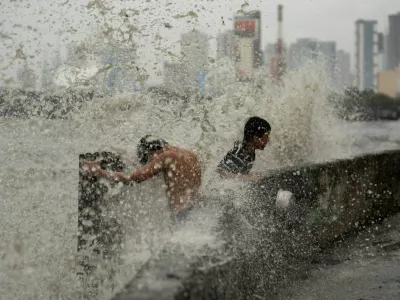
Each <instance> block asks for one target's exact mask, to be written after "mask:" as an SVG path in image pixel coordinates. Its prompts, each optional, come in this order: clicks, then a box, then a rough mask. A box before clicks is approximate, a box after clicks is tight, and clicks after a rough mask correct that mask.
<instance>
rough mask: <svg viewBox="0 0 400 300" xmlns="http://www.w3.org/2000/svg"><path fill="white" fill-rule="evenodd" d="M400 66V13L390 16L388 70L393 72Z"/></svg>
mask: <svg viewBox="0 0 400 300" xmlns="http://www.w3.org/2000/svg"><path fill="white" fill-rule="evenodd" d="M399 64H400V12H398V13H397V14H395V15H389V33H388V37H387V65H386V67H387V69H389V70H393V69H395V68H397V67H398V65H399Z"/></svg>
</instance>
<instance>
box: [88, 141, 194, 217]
mask: <svg viewBox="0 0 400 300" xmlns="http://www.w3.org/2000/svg"><path fill="white" fill-rule="evenodd" d="M137 155H138V157H139V159H140V162H141V163H142V164H143V165H144V166H143V167H141V168H138V169H136V170H134V171H133V172H131V173H130V174H125V173H123V172H110V171H106V170H103V169H101V168H100V166H99V162H89V161H87V162H86V163H85V164H84V168H87V170H88V171H89V172H91V173H92V174H94V175H97V176H99V177H103V178H107V179H108V180H111V181H114V182H122V183H124V184H129V183H131V182H138V183H140V182H142V181H145V180H148V179H150V178H152V177H154V176H155V175H157V174H159V173H162V174H163V176H164V181H165V184H166V187H167V188H166V193H167V197H168V198H169V201H170V207H171V212H172V217H173V219H175V221H178V222H180V221H183V219H184V218H185V217H186V215H187V213H188V212H189V211H190V210H191V209H192V208H193V205H194V204H195V203H196V201H197V200H198V198H199V189H200V186H201V176H202V172H201V168H200V163H199V160H198V158H197V155H196V154H195V153H194V152H191V151H188V150H186V149H182V148H179V147H174V146H171V145H170V144H168V143H167V142H166V141H165V140H163V139H160V138H156V137H154V136H151V135H146V136H145V137H143V138H142V139H141V140H140V142H139V144H138V146H137Z"/></svg>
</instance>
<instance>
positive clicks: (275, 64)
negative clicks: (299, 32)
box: [271, 5, 286, 84]
mask: <svg viewBox="0 0 400 300" xmlns="http://www.w3.org/2000/svg"><path fill="white" fill-rule="evenodd" d="M277 38H278V39H277V41H276V44H275V56H274V57H272V59H271V75H272V79H273V81H274V82H275V83H277V84H278V83H280V82H281V81H282V78H283V76H284V74H285V72H286V60H285V48H284V44H283V5H278V37H277Z"/></svg>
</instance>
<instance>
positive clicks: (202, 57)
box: [181, 29, 209, 92]
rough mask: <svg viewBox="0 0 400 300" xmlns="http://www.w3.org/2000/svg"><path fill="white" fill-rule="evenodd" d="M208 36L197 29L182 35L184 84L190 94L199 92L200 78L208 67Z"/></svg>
mask: <svg viewBox="0 0 400 300" xmlns="http://www.w3.org/2000/svg"><path fill="white" fill-rule="evenodd" d="M208 39H209V38H208V36H207V35H206V34H204V33H202V32H200V31H198V30H196V29H194V30H192V31H190V32H187V33H184V34H182V35H181V55H182V60H181V62H182V64H183V66H182V72H183V73H185V74H186V76H185V77H184V80H183V81H182V83H183V84H184V86H185V89H186V90H187V91H188V92H192V91H195V90H198V87H199V84H198V81H199V80H198V77H199V75H200V74H203V73H204V72H205V71H206V69H207V66H208V50H209V43H208Z"/></svg>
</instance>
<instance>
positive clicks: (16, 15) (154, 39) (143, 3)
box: [0, 0, 400, 74]
mask: <svg viewBox="0 0 400 300" xmlns="http://www.w3.org/2000/svg"><path fill="white" fill-rule="evenodd" d="M247 3H248V7H247V8H246V9H248V10H252V9H260V10H261V11H262V45H263V47H264V46H265V45H266V43H270V42H274V41H275V40H276V34H277V22H276V7H277V5H278V4H283V5H284V30H283V32H284V40H285V42H286V43H287V44H288V43H291V42H293V41H295V40H296V39H297V38H302V37H314V38H318V39H321V40H334V41H336V42H337V46H338V48H339V49H344V50H346V51H348V52H350V53H351V55H352V58H353V57H354V43H355V38H354V31H355V26H354V22H355V20H357V19H359V18H363V19H375V20H377V21H378V30H379V31H383V32H384V31H385V30H386V29H387V22H388V21H387V20H388V14H393V13H396V12H398V11H400V0H286V1H285V0H281V1H277V0H249V1H247ZM88 4H90V5H89V6H88ZM243 4H246V2H245V1H244V0H215V1H212V0H125V1H124V0H119V1H111V0H105V1H101V0H95V1H89V0H56V1H49V0H35V1H31V0H19V1H17V0H4V1H1V3H0V40H1V41H2V42H1V43H0V72H2V73H3V74H7V73H8V72H7V71H6V70H7V69H12V68H15V66H16V65H17V64H18V62H20V61H21V59H20V58H21V56H22V57H23V55H21V52H18V53H19V54H18V55H17V59H14V60H12V58H13V57H15V55H16V53H17V49H19V48H20V47H22V48H21V49H22V53H23V54H25V55H27V56H28V58H27V61H28V63H29V64H30V65H35V64H36V66H38V64H39V63H40V62H41V61H42V59H43V55H49V54H51V53H53V52H54V48H55V47H56V46H57V44H58V43H59V44H60V45H61V47H65V46H66V45H67V44H68V43H70V42H71V41H74V40H81V39H83V38H85V37H86V36H88V35H90V34H91V33H93V32H95V31H96V30H97V29H99V28H101V26H102V24H103V21H104V20H105V21H107V23H108V24H109V25H110V27H111V28H113V29H114V30H116V29H117V28H119V27H120V26H121V24H123V22H124V21H123V19H124V17H123V14H120V12H121V9H123V8H126V9H129V8H130V9H135V10H136V11H137V13H133V15H132V12H131V11H129V10H128V15H130V17H129V20H130V22H131V24H134V26H135V27H136V28H137V29H138V31H137V32H136V33H135V35H134V38H135V41H136V42H137V43H138V44H139V45H140V48H139V56H140V60H141V64H142V66H144V67H145V68H146V69H147V70H148V71H149V73H151V74H155V72H156V71H157V70H160V66H161V65H162V63H163V61H164V60H168V59H170V57H171V54H168V52H171V53H175V54H178V51H179V48H177V47H175V46H174V45H176V44H174V42H176V41H178V40H179V36H180V34H181V33H182V32H184V31H187V30H190V29H191V28H199V29H200V30H202V31H204V32H206V33H208V34H209V35H210V36H211V37H215V36H216V35H217V34H218V32H222V31H223V30H225V29H231V28H232V20H231V19H232V16H233V15H234V14H235V13H236V12H237V11H238V10H240V9H241V6H242V5H243ZM190 11H193V12H195V13H196V14H197V17H193V16H187V17H182V16H183V15H186V14H187V13H188V12H190ZM222 20H224V23H223V22H222ZM155 46H159V47H161V49H163V50H154V48H155ZM212 49H215V43H212ZM44 50H47V54H46V52H44ZM212 54H213V53H212ZM352 64H353V63H352Z"/></svg>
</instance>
